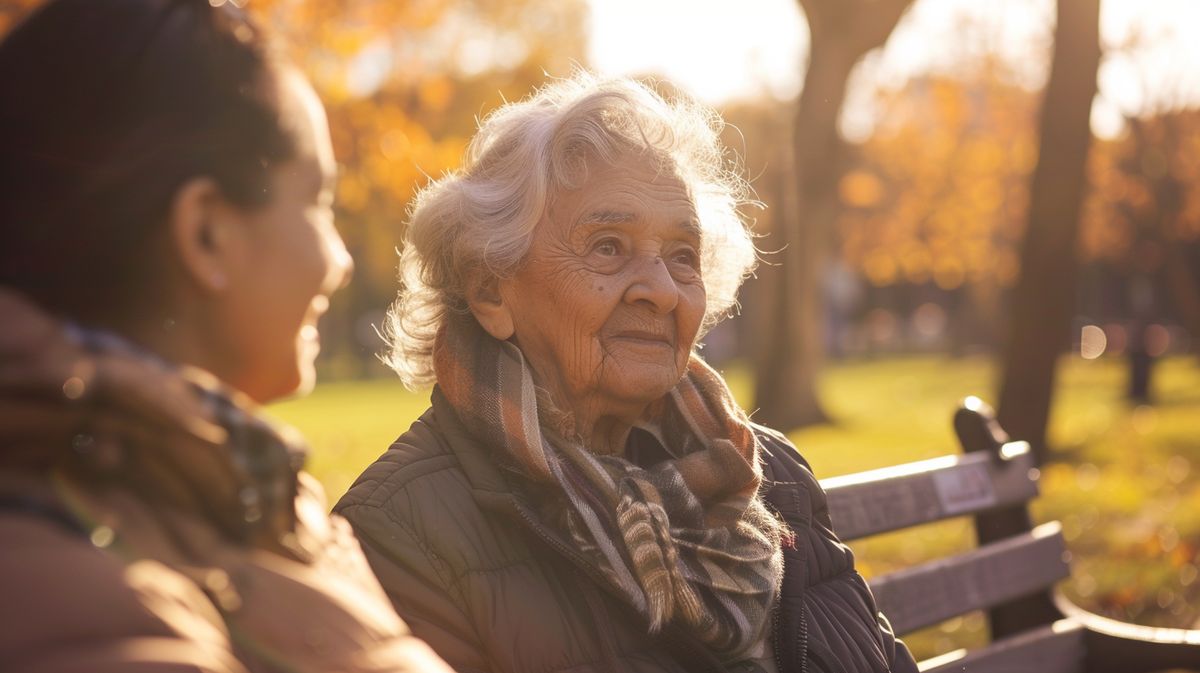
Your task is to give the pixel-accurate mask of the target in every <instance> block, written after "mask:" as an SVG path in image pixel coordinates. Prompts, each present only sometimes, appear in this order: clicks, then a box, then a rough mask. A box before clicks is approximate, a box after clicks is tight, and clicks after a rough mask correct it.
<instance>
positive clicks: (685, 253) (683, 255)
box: [670, 248, 700, 269]
mask: <svg viewBox="0 0 1200 673" xmlns="http://www.w3.org/2000/svg"><path fill="white" fill-rule="evenodd" d="M670 259H671V261H672V262H674V263H676V264H683V265H686V266H689V267H691V268H693V269H698V268H700V255H699V254H697V253H696V251H695V250H692V249H691V248H685V249H683V250H676V251H675V252H673V253H671V257H670Z"/></svg>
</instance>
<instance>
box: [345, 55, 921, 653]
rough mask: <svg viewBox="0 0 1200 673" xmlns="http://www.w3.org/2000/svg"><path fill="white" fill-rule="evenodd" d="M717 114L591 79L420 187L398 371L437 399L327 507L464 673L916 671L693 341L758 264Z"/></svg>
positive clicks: (399, 312) (487, 134)
mask: <svg viewBox="0 0 1200 673" xmlns="http://www.w3.org/2000/svg"><path fill="white" fill-rule="evenodd" d="M719 124H720V119H719V118H718V117H717V116H716V115H715V114H714V113H712V112H711V111H708V110H705V109H702V108H699V107H697V106H695V105H692V104H689V103H684V102H667V101H664V100H663V99H662V98H660V97H659V96H658V95H656V94H655V93H653V92H652V91H650V90H649V89H647V88H645V87H643V86H642V85H640V84H637V83H635V82H633V81H629V80H609V81H597V80H594V79H592V78H589V77H587V76H577V77H575V78H574V79H571V80H567V81H563V82H559V83H557V84H554V85H552V86H549V87H547V88H545V89H543V90H541V91H540V92H538V93H537V94H536V95H535V96H533V97H532V98H530V99H529V100H526V101H523V102H520V103H516V104H512V105H508V106H506V107H504V108H502V109H500V110H499V111H497V112H496V113H494V114H493V115H491V116H490V117H489V118H487V119H486V120H485V121H484V123H483V124H482V127H481V129H480V131H479V133H478V135H477V136H476V137H475V139H474V141H473V142H472V144H471V147H470V150H469V154H468V158H467V161H466V165H465V166H464V168H463V169H462V170H461V171H460V172H457V173H454V174H451V175H449V176H447V177H445V178H443V179H441V180H439V181H437V182H435V183H433V184H431V185H430V186H429V187H427V188H426V189H425V190H424V191H423V192H422V193H421V194H420V195H419V196H418V198H417V201H416V203H415V206H414V207H413V210H412V217H411V221H410V223H409V227H408V233H407V239H408V240H407V247H406V248H405V250H404V252H403V255H402V258H401V263H400V270H401V275H402V280H403V287H402V289H401V291H400V298H399V300H398V302H397V303H396V306H395V307H394V310H393V313H392V321H391V327H392V330H391V332H392V337H393V344H394V349H393V352H392V358H391V362H392V364H393V366H394V368H395V369H396V371H397V372H399V374H400V376H401V378H402V379H403V380H404V381H405V383H406V384H408V385H410V386H418V385H421V384H425V383H429V382H435V383H436V386H435V387H434V391H433V396H432V406H431V408H430V409H429V410H428V411H427V412H426V413H425V414H424V415H423V416H422V417H421V418H420V419H419V420H418V421H417V422H416V423H415V424H414V425H413V426H412V427H411V428H410V429H409V431H408V432H407V433H405V434H404V435H403V436H402V437H400V438H399V439H398V440H397V441H396V443H395V444H393V445H392V447H391V448H390V449H389V450H388V451H387V453H385V454H384V455H383V456H382V457H381V458H380V459H379V460H378V461H377V462H376V463H375V464H374V465H372V466H371V467H369V468H368V469H367V470H366V472H364V473H363V475H362V476H361V477H360V478H359V479H358V481H357V482H356V483H355V484H354V486H353V487H352V488H351V489H350V491H349V492H348V493H347V494H346V496H345V497H344V498H342V500H341V501H340V502H339V503H338V505H337V507H336V510H337V511H338V512H339V513H340V514H342V515H343V516H345V517H346V518H347V519H348V520H349V521H350V522H351V525H352V526H353V527H354V529H355V531H356V532H357V534H358V536H359V538H360V540H361V541H362V543H363V546H364V549H365V550H366V552H367V556H368V560H369V561H370V562H371V565H372V567H373V569H374V570H375V572H376V574H377V575H378V577H379V579H380V580H381V583H382V584H383V586H384V588H385V590H386V591H387V592H388V594H389V595H390V597H391V599H392V601H393V603H394V604H395V605H396V607H397V609H398V610H399V611H400V613H401V614H402V615H403V616H404V618H405V619H406V620H407V621H408V622H409V624H410V625H411V627H412V629H413V631H414V633H415V634H416V635H418V636H420V637H421V638H423V639H424V640H426V641H427V642H428V643H429V644H430V645H431V646H432V647H433V648H434V649H435V650H436V651H437V652H438V653H439V654H440V655H441V656H442V657H444V658H445V659H446V660H447V661H448V662H449V663H450V664H451V665H452V666H454V667H455V668H457V669H458V670H460V671H495V672H497V673H499V672H501V671H503V672H510V671H511V672H518V671H521V672H528V671H591V670H597V671H600V670H603V671H689V672H692V673H695V672H697V671H763V670H765V671H775V670H778V671H802V670H803V671H888V670H914V671H915V670H916V667H915V665H914V664H913V661H912V658H911V656H910V655H909V654H908V651H907V649H906V648H904V646H903V644H901V643H899V642H898V641H896V640H895V639H894V638H893V636H892V634H891V633H890V631H889V629H888V627H887V626H886V622H885V621H883V620H881V619H879V618H878V617H877V613H876V609H875V605H874V601H873V599H872V597H871V595H870V592H869V591H868V589H867V587H866V585H865V583H864V582H863V580H862V578H861V577H860V576H859V575H858V574H857V572H855V570H854V567H853V557H852V555H851V552H850V551H849V549H847V548H846V547H845V546H843V545H841V544H840V543H839V542H838V540H837V538H836V537H835V535H834V534H833V532H832V529H831V524H830V521H829V517H828V514H827V512H826V508H825V498H824V494H823V492H822V490H821V488H820V486H819V485H818V483H817V481H816V480H815V479H814V478H813V476H812V473H811V472H810V471H809V470H808V468H807V466H806V465H805V464H804V463H803V462H802V461H801V460H800V459H799V458H798V456H797V455H796V453H795V450H794V448H793V447H792V446H791V445H790V444H788V442H787V440H786V439H784V438H783V437H782V436H781V435H780V434H778V433H775V432H773V431H771V430H768V429H766V428H762V427H760V426H756V425H754V424H752V423H751V422H750V421H749V420H748V419H747V417H746V414H745V413H744V412H743V411H742V410H741V409H740V408H739V407H738V405H737V403H736V402H735V401H734V399H733V397H732V396H731V395H730V393H729V389H728V388H727V387H726V385H725V384H724V382H723V381H722V379H721V377H720V376H719V375H718V374H717V373H716V372H714V371H713V370H712V369H711V368H710V367H709V366H708V365H707V364H705V362H704V361H703V360H702V359H701V358H700V356H699V355H698V354H697V352H696V350H697V339H698V337H699V336H700V335H701V333H702V332H703V330H704V329H705V328H707V327H709V326H711V325H713V324H714V323H715V322H717V321H718V320H719V319H721V317H722V316H724V315H725V314H726V313H727V312H728V311H729V310H730V308H731V307H732V306H733V305H734V303H735V299H736V292H737V289H738V286H739V285H740V283H741V281H742V279H743V278H745V277H746V275H747V274H748V273H749V271H750V270H751V268H752V266H753V264H754V261H755V252H754V248H753V246H752V244H751V240H750V234H749V233H748V231H747V229H746V226H745V223H744V222H743V221H742V220H741V219H740V217H739V215H738V212H737V208H738V207H739V205H740V204H741V203H742V202H743V201H744V199H745V196H746V191H747V187H746V185H745V183H744V182H743V181H742V180H741V179H740V178H739V177H738V174H737V173H736V172H735V171H734V170H732V167H731V166H730V165H729V163H728V161H727V159H726V155H725V152H724V150H723V149H722V147H721V146H720V144H719V142H718V139H717V132H718V129H719Z"/></svg>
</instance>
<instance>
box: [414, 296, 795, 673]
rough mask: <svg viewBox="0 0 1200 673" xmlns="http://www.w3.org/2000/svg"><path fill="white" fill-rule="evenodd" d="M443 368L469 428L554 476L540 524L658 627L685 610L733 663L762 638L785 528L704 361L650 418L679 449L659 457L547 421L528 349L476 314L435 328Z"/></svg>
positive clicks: (533, 473)
mask: <svg viewBox="0 0 1200 673" xmlns="http://www.w3.org/2000/svg"><path fill="white" fill-rule="evenodd" d="M434 371H435V373H436V374H437V380H438V386H439V387H440V388H441V390H442V392H443V393H444V394H445V396H446V398H447V399H448V400H449V402H450V404H451V405H452V406H453V407H454V408H455V410H456V412H457V413H458V416H459V418H460V420H461V421H462V422H463V423H464V424H465V425H466V427H467V428H468V430H469V431H470V432H471V434H472V435H474V436H475V437H477V438H479V439H481V440H483V441H484V442H485V443H487V444H488V445H490V446H491V447H493V448H494V449H496V450H499V451H501V452H503V454H505V455H506V456H508V457H509V458H510V459H511V460H512V461H513V462H515V463H516V464H517V466H518V467H519V468H520V470H521V471H522V472H523V473H524V474H525V475H526V476H528V477H529V478H530V479H532V480H534V481H535V482H537V483H539V484H542V485H545V486H548V487H549V488H547V489H546V490H547V491H548V492H549V493H551V494H553V495H552V496H551V498H552V500H551V502H552V503H554V505H555V506H552V507H549V508H548V509H551V510H553V511H554V512H555V514H556V515H551V516H548V517H547V520H546V521H543V523H544V524H546V525H548V526H549V527H551V528H552V529H556V530H558V531H559V532H560V533H563V534H565V535H567V536H569V538H571V539H573V540H574V542H575V543H576V545H577V547H578V549H579V550H580V551H581V552H583V555H584V556H585V557H586V558H587V559H588V560H589V562H590V563H592V564H593V565H594V566H596V567H598V568H599V570H600V571H601V573H602V574H603V576H604V577H606V578H607V579H608V581H609V582H610V583H611V584H612V585H613V586H614V587H615V588H616V589H617V590H618V591H619V592H620V593H621V594H622V595H623V596H625V598H626V599H627V600H628V601H629V603H630V604H632V605H633V606H634V608H636V609H637V611H638V612H639V613H640V614H642V615H643V616H644V617H645V619H646V620H647V622H648V625H649V626H648V631H649V633H652V634H653V633H656V632H657V631H658V630H659V629H661V628H662V627H663V625H665V624H667V623H669V622H672V621H674V622H675V623H677V624H680V625H682V626H683V627H684V628H685V629H687V630H688V631H690V632H691V633H692V634H693V635H695V636H696V637H698V638H699V639H700V640H701V641H703V642H704V643H705V644H707V645H708V646H709V647H711V648H712V650H713V651H714V652H715V653H717V654H718V656H721V657H722V658H724V659H725V660H727V661H734V660H737V659H739V658H742V657H745V656H747V655H749V654H752V653H753V652H752V651H753V650H754V649H755V648H756V646H759V645H761V643H762V642H763V639H764V638H765V637H766V635H767V631H768V627H769V622H770V619H769V615H770V613H771V609H772V608H773V606H774V602H775V598H776V595H777V593H778V587H779V582H780V577H781V572H782V564H783V562H782V556H781V553H780V540H781V531H782V528H781V524H779V522H778V521H777V520H776V519H775V518H774V517H773V516H772V515H771V514H770V513H769V512H768V511H767V510H766V508H765V506H764V505H763V503H762V499H761V498H760V497H759V496H758V486H759V482H760V480H761V471H760V467H759V464H758V444H757V442H756V440H755V436H754V433H753V431H752V430H751V428H750V425H749V422H748V420H747V419H746V417H745V414H744V413H743V412H742V410H741V409H740V408H739V407H738V406H737V404H736V403H735V402H734V400H733V397H732V396H731V395H730V393H729V389H728V388H727V387H726V386H725V383H724V381H723V380H722V379H721V377H720V376H719V375H718V374H717V373H716V372H715V371H713V370H712V369H711V368H710V367H709V366H708V365H707V364H705V363H704V361H703V360H701V359H700V358H699V357H697V356H695V355H693V356H692V358H691V361H690V362H689V363H688V369H687V373H686V374H685V375H684V377H683V379H682V380H681V381H680V382H679V384H678V385H677V386H676V387H675V388H674V389H673V390H672V391H670V392H669V393H668V394H667V395H666V396H664V397H663V398H662V399H661V400H659V401H658V402H656V403H655V404H653V405H652V407H651V409H650V410H649V411H648V413H647V415H646V418H644V419H643V420H644V421H645V423H646V424H647V425H650V426H651V427H654V428H656V429H657V430H658V434H659V435H660V436H661V437H662V439H663V441H664V443H665V448H666V449H667V450H668V452H670V454H671V455H672V456H675V458H674V459H671V460H667V461H664V462H662V463H659V464H657V465H654V466H652V467H648V468H643V467H640V466H638V465H635V464H634V463H632V462H630V461H629V460H627V459H625V458H623V457H621V456H601V455H595V454H593V453H592V452H590V451H589V450H588V448H587V447H586V446H583V445H582V444H581V443H580V442H579V441H577V440H571V439H568V438H564V437H562V436H560V435H559V433H557V432H554V431H552V430H549V429H547V428H546V427H545V425H544V424H543V423H542V422H541V421H540V417H539V409H538V402H537V389H536V387H535V385H534V382H533V378H532V372H531V369H530V367H529V366H528V365H527V364H526V362H525V358H524V356H523V355H522V353H521V351H520V349H518V348H517V347H516V346H515V345H514V344H512V343H509V342H502V341H497V340H495V339H493V338H492V337H491V336H490V335H488V334H487V333H486V332H484V331H483V329H482V328H480V327H479V326H478V324H477V323H476V322H475V320H474V319H473V318H472V317H471V316H469V315H467V316H461V317H458V316H456V317H451V319H450V320H449V321H448V322H447V325H446V326H444V327H443V328H442V331H441V332H440V333H439V334H438V337H437V341H436V343H435V346H434ZM542 504H546V503H542Z"/></svg>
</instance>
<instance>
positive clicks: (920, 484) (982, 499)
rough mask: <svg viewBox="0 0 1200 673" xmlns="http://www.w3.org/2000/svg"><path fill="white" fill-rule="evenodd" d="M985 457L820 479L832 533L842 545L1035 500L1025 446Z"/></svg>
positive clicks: (1015, 445)
mask: <svg viewBox="0 0 1200 673" xmlns="http://www.w3.org/2000/svg"><path fill="white" fill-rule="evenodd" d="M1003 455H1004V456H1005V457H1006V459H1005V460H1001V459H997V458H995V457H993V456H991V455H988V454H986V453H982V452H981V453H973V454H967V455H963V456H945V457H942V458H934V459H932V460H925V461H920V462H916V463H908V464H905V465H897V466H895V467H889V468H884V469H881V470H872V471H870V472H860V473H858V474H852V475H847V476H844V477H833V478H831V479H824V480H822V481H821V485H822V486H823V487H824V488H825V491H826V493H827V494H828V496H829V512H830V516H831V517H832V518H833V526H834V529H835V530H836V531H837V532H838V536H839V537H841V538H842V539H843V540H856V539H859V538H863V537H867V536H869V535H875V534H877V533H884V532H888V531H893V530H899V529H901V528H908V527H909V526H915V525H918V524H922V523H927V522H931V521H939V520H941V519H946V518H949V517H953V516H962V515H968V514H975V513H978V512H983V511H988V510H992V509H996V508H999V507H1005V506H1010V505H1016V504H1020V503H1024V502H1026V501H1028V500H1030V499H1032V498H1034V497H1036V496H1037V492H1038V489H1037V479H1036V476H1034V475H1033V474H1032V473H1031V470H1033V467H1034V462H1033V456H1032V454H1030V452H1029V451H1028V445H1026V444H1025V443H1024V442H1011V443H1009V444H1006V445H1005V446H1004V451H1003Z"/></svg>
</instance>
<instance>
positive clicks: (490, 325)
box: [467, 274, 515, 341]
mask: <svg viewBox="0 0 1200 673" xmlns="http://www.w3.org/2000/svg"><path fill="white" fill-rule="evenodd" d="M481 276H486V277H481ZM469 286H470V287H469V289H468V290H467V305H468V306H470V307H471V313H472V314H473V315H474V316H475V320H477V321H478V322H479V324H480V325H481V326H482V327H483V329H485V330H487V333H488V334H490V335H492V338H493V339H496V340H498V341H507V340H508V339H509V337H511V336H512V335H513V332H514V331H515V327H514V325H513V315H512V310H511V309H510V307H509V305H508V302H507V301H505V299H504V296H503V295H502V294H501V293H500V279H499V278H496V277H495V276H493V275H491V274H478V275H477V276H476V277H475V278H472V279H471V281H470V283H469Z"/></svg>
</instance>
